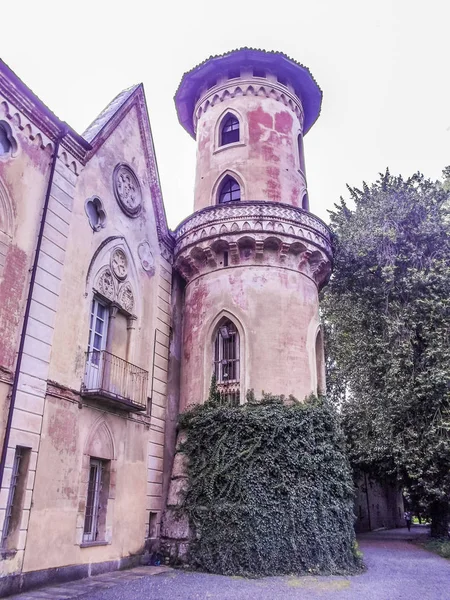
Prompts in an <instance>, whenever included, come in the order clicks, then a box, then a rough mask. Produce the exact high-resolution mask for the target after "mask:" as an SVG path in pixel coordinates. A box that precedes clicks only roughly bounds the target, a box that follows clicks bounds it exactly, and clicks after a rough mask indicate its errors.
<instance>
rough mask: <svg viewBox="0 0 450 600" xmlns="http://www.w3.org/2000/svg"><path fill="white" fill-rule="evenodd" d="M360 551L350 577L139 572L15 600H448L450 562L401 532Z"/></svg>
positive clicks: (366, 539)
mask: <svg viewBox="0 0 450 600" xmlns="http://www.w3.org/2000/svg"><path fill="white" fill-rule="evenodd" d="M405 531H406V530H405ZM360 548H361V550H362V551H363V553H364V560H365V563H366V565H367V567H368V569H367V571H366V572H365V573H363V574H362V575H357V576H354V577H298V578H297V577H269V578H265V579H253V580H252V579H244V578H239V577H222V576H219V575H207V574H203V573H190V572H183V571H168V572H164V573H161V574H159V575H154V576H148V575H145V574H144V571H143V570H141V572H140V574H139V576H138V573H136V574H135V576H132V572H129V576H128V577H127V576H125V575H124V576H123V577H120V578H118V579H116V580H115V582H114V581H113V580H114V579H115V578H111V579H110V581H109V585H107V586H106V585H105V586H103V585H102V584H101V582H100V581H98V585H97V586H96V585H95V584H94V581H93V580H94V579H96V578H92V579H91V580H88V581H86V582H85V583H86V585H88V582H90V584H89V589H86V588H85V589H84V590H83V582H81V581H80V582H77V583H76V584H75V583H74V584H64V586H61V588H62V587H64V589H65V591H66V595H63V594H62V593H61V595H59V596H58V594H57V587H58V586H56V587H54V588H46V590H45V591H44V590H39V591H36V592H28V593H27V594H21V595H19V596H15V597H14V598H17V600H19V599H20V600H29V599H31V598H41V599H43V598H52V599H53V600H55V599H57V598H61V599H62V598H68V597H73V596H71V595H68V594H67V588H70V587H71V585H78V586H79V587H78V590H77V592H78V593H77V597H78V598H80V599H81V598H82V599H83V600H141V599H142V600H278V599H280V600H291V599H293V600H294V599H295V600H319V599H320V600H328V599H330V600H450V561H448V560H445V559H443V558H441V557H439V556H436V555H435V554H431V553H429V552H426V551H425V550H422V549H421V548H419V547H417V546H415V545H413V544H411V543H409V542H408V541H407V540H406V539H405V535H404V532H402V531H401V530H400V532H399V530H395V531H393V532H392V533H389V532H383V533H381V532H380V533H378V534H376V533H374V534H366V535H364V536H362V537H361V539H360ZM106 583H107V582H105V584H106ZM93 584H94V585H93ZM105 588H107V589H105ZM47 590H48V591H47ZM50 590H51V591H50ZM61 591H62V590H61ZM35 594H39V595H35ZM47 594H48V595H47Z"/></svg>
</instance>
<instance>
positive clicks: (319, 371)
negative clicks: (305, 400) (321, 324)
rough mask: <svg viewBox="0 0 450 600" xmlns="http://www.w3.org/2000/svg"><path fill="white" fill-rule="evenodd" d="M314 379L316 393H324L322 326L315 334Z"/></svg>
mask: <svg viewBox="0 0 450 600" xmlns="http://www.w3.org/2000/svg"><path fill="white" fill-rule="evenodd" d="M316 379H317V394H318V395H319V394H325V392H326V385H325V355H324V347H323V333H322V328H320V329H319V331H318V332H317V335H316Z"/></svg>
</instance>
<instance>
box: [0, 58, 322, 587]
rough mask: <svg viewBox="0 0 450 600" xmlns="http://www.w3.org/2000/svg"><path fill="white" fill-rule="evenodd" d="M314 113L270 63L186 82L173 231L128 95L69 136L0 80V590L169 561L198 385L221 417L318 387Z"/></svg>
mask: <svg viewBox="0 0 450 600" xmlns="http://www.w3.org/2000/svg"><path fill="white" fill-rule="evenodd" d="M321 100H322V94H321V91H320V89H319V88H318V86H317V84H316V83H315V81H314V79H313V78H312V76H311V74H310V73H309V71H308V70H307V69H306V68H305V67H303V66H301V65H299V64H298V63H296V62H295V61H293V60H291V59H288V58H287V57H286V56H284V55H282V54H280V53H266V52H263V51H254V50H248V49H243V50H239V51H235V52H231V53H229V54H226V55H224V56H222V57H216V58H212V59H208V61H206V62H205V63H202V64H201V65H199V66H198V67H196V68H195V69H193V70H192V71H191V72H190V73H187V74H186V75H185V76H184V77H183V79H182V82H181V84H180V87H179V89H178V91H177V94H176V97H175V102H176V107H177V111H178V117H179V120H180V123H181V124H182V125H183V127H184V128H185V129H186V130H187V131H188V132H189V133H190V134H191V135H192V137H194V138H195V140H196V143H197V169H196V184H195V190H194V199H193V205H194V212H193V214H192V215H191V216H189V217H188V218H187V219H185V220H184V221H183V222H182V223H181V224H180V225H179V226H178V227H177V228H176V230H175V231H173V232H172V231H170V230H169V229H168V226H167V222H166V218H165V213H164V206H163V202H162V195H161V189H160V185H159V179H158V172H157V167H156V159H155V154H154V146H153V141H152V135H151V129H150V122H149V117H148V113H147V108H146V103H145V96H144V91H143V87H142V85H138V86H135V87H133V88H130V89H128V90H125V91H123V92H121V93H120V94H119V95H118V96H117V98H115V99H114V100H113V101H112V102H111V104H110V105H109V106H108V107H107V108H106V109H105V110H104V111H103V112H102V113H101V114H100V115H99V116H98V117H97V119H96V120H95V121H94V122H93V123H92V125H91V126H90V127H89V128H88V129H87V131H85V132H84V134H83V135H79V134H77V133H76V132H75V131H73V130H72V129H71V128H70V127H69V126H68V125H67V124H66V123H64V122H62V121H60V120H59V119H58V118H57V117H56V116H55V115H54V114H53V113H52V112H51V111H50V110H49V109H48V108H47V107H46V106H45V105H44V104H43V103H42V102H41V101H40V100H39V99H38V98H37V97H36V96H35V95H34V94H33V93H32V92H31V90H29V89H28V88H27V87H26V86H25V85H24V84H23V82H21V81H20V79H18V77H17V76H16V75H15V74H14V73H13V72H12V71H11V70H10V69H9V68H8V67H7V66H6V65H5V64H4V63H0V331H1V336H0V440H1V442H2V447H3V451H2V457H1V463H0V477H1V482H0V532H1V533H2V540H1V548H0V553H1V559H2V560H1V561H0V594H1V593H11V592H13V591H15V590H19V589H26V588H27V587H31V586H32V585H34V584H35V583H36V582H38V583H39V582H44V581H46V580H49V579H52V578H55V577H56V578H59V580H64V579H70V578H73V577H84V576H88V575H90V574H93V573H98V572H101V571H104V570H109V569H115V568H121V567H123V566H127V565H130V564H134V563H135V562H138V561H140V560H141V559H142V557H143V556H144V555H146V556H147V557H148V556H149V553H151V552H152V551H153V550H155V549H156V548H158V547H159V543H160V540H161V539H162V540H163V542H164V544H166V546H167V542H169V546H170V542H171V540H172V541H175V545H176V547H177V552H178V550H180V549H181V548H182V547H183V546H184V547H185V542H186V540H187V537H188V535H189V531H188V528H187V527H186V524H185V523H183V522H177V521H176V519H172V515H173V509H174V508H175V507H176V506H177V503H178V502H179V498H180V491H181V490H182V488H183V485H184V481H185V461H184V459H183V456H182V453H180V451H179V450H177V449H176V439H177V416H178V414H179V412H180V411H182V410H184V409H185V408H186V407H187V406H189V405H191V404H195V403H201V402H204V401H205V399H206V398H207V395H208V389H209V387H210V384H211V380H212V377H213V375H214V376H215V378H216V384H217V386H218V389H219V391H220V393H221V395H222V398H223V401H224V402H230V403H243V402H245V399H246V394H247V392H248V391H249V390H252V389H253V390H254V392H255V394H256V396H259V395H260V394H261V393H262V391H265V392H270V393H273V394H285V395H286V396H287V395H289V394H292V395H294V396H295V397H297V398H298V399H299V400H302V399H304V398H305V397H306V396H308V395H309V394H311V393H317V392H323V391H325V367H324V351H323V338H322V332H321V326H320V316H319V300H318V292H319V290H320V288H321V286H323V285H325V284H326V282H327V280H328V277H329V276H330V273H331V264H332V250H331V240H330V232H329V230H328V228H327V226H326V225H325V224H324V223H323V222H322V221H321V220H320V219H318V218H317V217H315V216H314V215H313V214H312V213H311V212H310V211H311V209H312V208H313V202H311V203H310V201H309V198H308V190H307V177H306V171H305V157H304V152H303V137H304V135H305V134H306V133H307V132H308V130H309V129H310V128H311V126H312V125H313V123H314V122H315V120H316V118H317V117H318V115H319V112H320V106H321ZM163 514H165V518H163Z"/></svg>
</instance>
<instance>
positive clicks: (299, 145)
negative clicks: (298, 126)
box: [297, 133, 306, 176]
mask: <svg viewBox="0 0 450 600" xmlns="http://www.w3.org/2000/svg"><path fill="white" fill-rule="evenodd" d="M297 148H298V164H299V165H300V171H301V172H302V173H303V175H305V176H306V170H305V152H304V149H303V136H302V134H301V133H299V134H298V137H297Z"/></svg>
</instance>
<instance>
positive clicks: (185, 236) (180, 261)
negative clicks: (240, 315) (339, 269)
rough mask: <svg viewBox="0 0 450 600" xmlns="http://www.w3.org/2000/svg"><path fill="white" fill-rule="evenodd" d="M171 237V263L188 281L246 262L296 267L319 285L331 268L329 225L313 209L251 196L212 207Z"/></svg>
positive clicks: (182, 226)
mask: <svg viewBox="0 0 450 600" xmlns="http://www.w3.org/2000/svg"><path fill="white" fill-rule="evenodd" d="M175 238H176V247H175V267H176V268H177V270H178V271H179V272H180V273H181V275H182V276H183V277H184V278H185V279H187V280H188V281H189V280H191V279H192V278H194V277H196V276H198V275H199V274H202V273H205V272H209V271H213V270H216V269H218V268H221V267H226V266H236V265H239V264H244V263H245V264H246V265H249V264H252V263H254V264H267V265H272V266H275V265H276V266H282V267H284V268H288V269H291V270H296V271H300V272H302V273H303V274H305V275H306V276H308V277H310V278H311V279H313V280H314V281H315V282H316V283H317V285H318V286H319V287H321V286H323V285H324V284H325V283H326V281H327V280H328V277H329V275H330V273H331V261H332V249H331V235H330V231H329V229H328V227H327V226H326V225H325V224H324V223H323V222H322V221H321V220H320V219H318V218H317V217H315V216H314V215H312V214H311V213H308V212H306V211H304V210H302V209H299V208H295V207H291V206H286V205H283V204H278V203H274V202H262V201H260V202H256V201H254V202H240V203H235V204H231V203H230V204H222V205H218V206H211V207H208V208H205V209H203V210H201V211H199V212H197V213H195V215H193V216H192V217H190V218H188V219H186V220H185V221H183V222H182V223H181V225H180V226H179V227H178V228H177V230H176V231H175ZM224 253H227V257H226V258H225V257H224ZM226 263H228V264H226Z"/></svg>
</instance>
